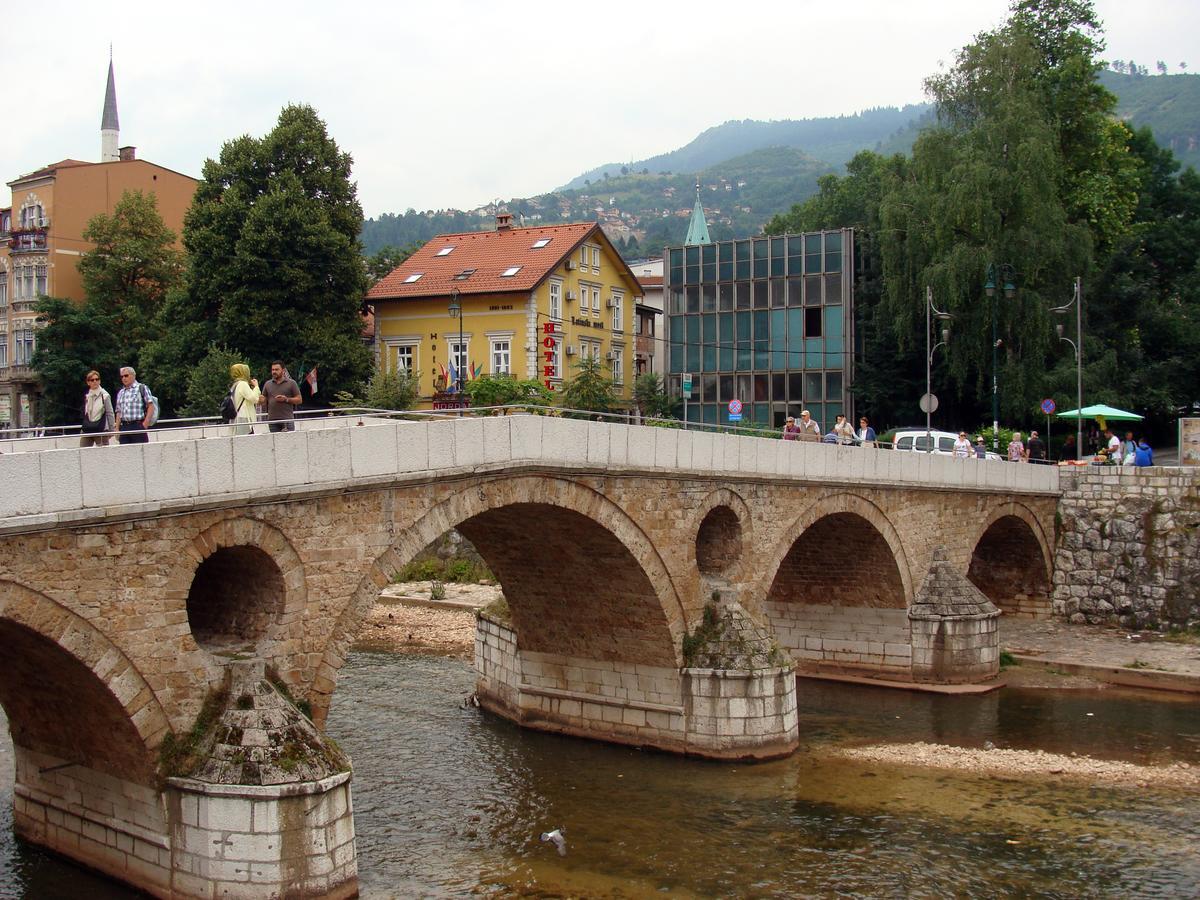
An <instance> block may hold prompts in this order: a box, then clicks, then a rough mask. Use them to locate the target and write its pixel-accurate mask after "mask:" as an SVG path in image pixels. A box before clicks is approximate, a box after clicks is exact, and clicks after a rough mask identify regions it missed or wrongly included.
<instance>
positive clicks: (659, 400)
mask: <svg viewBox="0 0 1200 900" xmlns="http://www.w3.org/2000/svg"><path fill="white" fill-rule="evenodd" d="M633 402H634V403H635V404H636V405H637V408H638V409H639V410H641V413H642V415H643V416H646V417H648V418H652V419H673V418H678V407H679V405H680V401H679V400H677V399H675V398H674V397H671V396H669V395H668V394H667V389H666V386H665V385H664V384H663V380H662V376H661V375H659V374H657V373H655V372H646V373H645V374H642V375H639V376H638V377H637V378H635V379H634V380H633Z"/></svg>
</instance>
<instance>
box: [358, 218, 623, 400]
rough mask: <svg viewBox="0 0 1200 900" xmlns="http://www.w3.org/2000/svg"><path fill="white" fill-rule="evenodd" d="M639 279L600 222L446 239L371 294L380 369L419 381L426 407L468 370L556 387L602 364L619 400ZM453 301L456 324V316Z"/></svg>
mask: <svg viewBox="0 0 1200 900" xmlns="http://www.w3.org/2000/svg"><path fill="white" fill-rule="evenodd" d="M640 294H641V289H640V287H639V285H638V281H637V278H636V277H635V276H634V274H633V272H631V271H630V270H629V267H628V266H627V265H626V264H625V262H624V261H623V260H622V259H621V256H620V254H618V253H617V251H616V249H615V248H614V247H613V245H612V244H611V243H610V242H609V240H608V238H607V237H605V235H604V232H603V231H602V230H601V228H600V226H599V224H597V223H581V224H572V225H548V226H545V227H540V228H514V227H513V225H512V217H511V216H510V215H508V214H507V213H503V214H501V215H498V216H497V217H496V230H495V231H476V232H465V233H462V234H443V235H439V236H438V237H436V238H434V239H433V240H431V241H430V242H429V243H427V244H426V245H425V246H423V247H422V248H421V249H420V250H418V251H417V252H416V253H414V254H413V255H412V256H411V257H409V258H408V259H407V260H405V262H404V263H403V265H401V266H400V267H398V268H397V269H396V270H395V271H393V272H392V273H391V274H390V275H388V276H387V277H386V278H384V279H382V280H381V281H380V282H379V283H377V284H376V285H375V286H374V287H373V288H371V290H370V292H369V293H368V294H367V299H368V301H369V302H371V303H372V304H373V305H374V307H375V335H376V347H377V349H378V353H379V364H380V366H381V367H386V368H387V369H388V370H389V371H395V370H396V369H397V368H404V369H407V370H409V371H411V372H415V373H417V375H418V378H419V383H420V393H421V404H420V405H421V406H423V407H425V408H428V407H430V406H432V405H433V404H434V398H435V395H437V396H438V397H439V398H441V397H442V396H444V393H446V392H453V391H454V389H455V386H456V382H457V381H458V378H459V375H460V373H461V376H462V380H463V381H464V382H469V381H470V380H471V379H473V378H477V377H479V376H480V375H500V374H506V375H512V376H513V377H514V378H516V379H518V380H525V379H537V380H538V381H541V382H542V383H544V384H545V385H546V386H547V387H549V388H551V389H552V390H557V389H558V388H560V387H561V385H562V383H563V381H564V380H567V379H570V378H571V377H573V375H574V369H575V368H576V365H577V363H578V361H579V360H580V359H583V358H594V359H598V360H600V361H601V362H602V363H603V364H604V365H605V367H606V368H607V369H608V370H609V372H610V373H611V377H612V379H613V382H614V383H615V384H616V387H617V393H618V396H619V397H621V398H622V399H623V400H625V401H626V402H628V400H629V398H630V396H631V391H632V381H633V341H634V333H633V315H634V304H635V303H636V302H637V300H638V298H639V296H640ZM452 301H453V304H454V305H455V306H456V307H458V308H459V309H460V310H461V316H452V315H451V312H450V308H451V305H452Z"/></svg>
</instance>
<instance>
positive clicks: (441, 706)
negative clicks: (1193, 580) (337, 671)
mask: <svg viewBox="0 0 1200 900" xmlns="http://www.w3.org/2000/svg"><path fill="white" fill-rule="evenodd" d="M473 681H474V678H473V675H472V673H471V670H470V667H469V665H468V664H466V663H463V662H460V661H456V660H446V659H440V658H431V657H404V656H393V655H389V654H384V653H366V652H359V653H355V654H354V655H352V656H351V658H350V660H349V662H348V663H347V665H346V667H345V669H344V670H343V672H342V676H341V679H340V681H339V684H338V690H337V693H336V694H335V698H334V706H333V709H332V711H331V713H330V717H329V731H330V733H331V734H332V735H333V736H334V737H335V738H336V739H337V740H338V741H339V743H340V744H341V745H342V746H343V747H344V748H345V749H346V750H347V751H348V752H349V753H350V754H351V756H352V757H353V759H354V765H355V776H354V803H355V821H356V826H357V829H358V850H359V871H360V877H361V881H362V889H363V895H364V896H366V897H391V896H396V897H409V896H431V895H436V896H443V895H448V894H449V895H465V894H483V895H494V896H510V895H514V894H516V895H529V896H548V895H549V896H557V895H576V896H589V897H618V896H619V897H630V896H645V895H650V894H655V893H660V894H669V895H670V896H675V897H689V896H697V897H698V896H714V895H725V896H729V895H755V896H798V895H813V894H826V895H827V894H831V893H841V894H856V895H861V896H872V897H880V896H882V897H899V896H910V895H917V896H942V895H947V894H961V895H967V894H984V895H1008V894H1016V895H1022V894H1033V893H1036V894H1040V895H1050V896H1055V895H1057V896H1063V897H1067V896H1072V897H1073V896H1079V895H1080V894H1086V895H1093V896H1129V895H1137V896H1168V895H1170V896H1179V895H1185V894H1190V893H1193V892H1194V891H1195V889H1196V885H1197V884H1200V861H1198V860H1197V856H1196V854H1195V852H1194V849H1193V848H1194V847H1195V846H1196V844H1197V841H1200V797H1195V796H1191V797H1179V796H1174V795H1172V794H1165V793H1164V794H1157V793H1155V792H1153V791H1149V790H1144V791H1141V792H1138V791H1119V790H1108V789H1103V788H1092V787H1088V786H1087V785H1082V786H1081V785H1078V784H1055V783H1053V782H1047V781H1029V782H1025V781H1021V780H1018V779H1007V778H987V777H975V776H973V775H972V774H970V773H957V772H953V773H952V772H944V771H922V770H915V769H889V768H886V767H883V766H879V765H877V764H872V763H864V762H857V761H851V760H844V759H839V758H832V757H829V756H828V755H826V754H825V753H824V752H823V750H824V749H826V748H828V747H830V746H831V745H840V744H846V743H855V744H860V743H873V742H877V741H881V740H885V741H912V740H925V741H935V742H941V743H948V744H959V745H962V746H970V747H979V746H982V744H983V742H984V741H986V740H990V741H992V742H993V743H995V744H996V745H997V746H1004V747H1020V748H1039V747H1040V748H1042V749H1046V750H1048V751H1055V752H1065V753H1070V752H1072V751H1075V752H1078V753H1081V754H1088V755H1091V756H1097V757H1104V758H1112V759H1126V760H1129V761H1132V762H1141V763H1161V762H1166V761H1172V760H1184V761H1188V762H1190V763H1192V764H1200V703H1197V702H1196V701H1194V700H1179V699H1176V698H1172V697H1162V698H1158V697H1156V696H1152V695H1146V694H1134V693H1122V692H1118V691H1113V690H1105V691H1094V692H1093V691H1086V692H1051V691H1018V690H1014V689H1008V690H1005V691H1003V692H1001V693H996V694H989V695H984V696H981V697H943V696H934V695H926V694H915V693H907V692H899V691H884V690H872V689H866V688H852V687H844V686H838V685H825V684H821V683H819V682H810V681H805V682H802V683H801V690H800V699H801V710H800V713H801V728H802V741H801V744H802V750H801V752H799V753H797V754H796V755H795V756H794V757H792V758H791V759H787V760H780V761H777V762H772V763H765V764H760V765H739V764H717V763H707V762H701V761H696V760H684V759H679V758H677V757H672V756H667V755H663V754H656V753H642V752H639V751H637V750H634V749H631V748H623V747H615V746H607V745H603V744H598V743H593V742H589V741H583V740H575V739H571V738H561V737H556V736H552V735H544V734H536V733H533V732H528V731H522V730H520V729H517V728H516V727H514V726H512V725H510V724H508V723H506V722H503V721H500V720H498V719H496V718H494V717H492V716H489V715H487V714H484V713H481V712H480V711H479V710H477V709H474V708H470V709H465V710H464V709H461V708H460V701H461V699H462V697H463V696H464V695H466V694H468V693H469V692H470V691H471V689H472V687H473ZM1087 713H1092V714H1093V715H1091V716H1088V715H1087ZM0 766H7V774H5V773H4V772H0V777H3V778H4V779H5V780H3V781H0V784H4V785H6V787H5V789H4V791H3V794H2V795H0V816H3V817H4V818H3V822H5V823H10V822H11V811H10V809H9V807H10V805H11V784H12V774H11V749H10V748H5V751H4V752H3V753H0ZM558 826H563V827H565V828H566V835H567V846H568V853H567V855H566V856H565V857H559V856H558V855H557V853H555V852H554V849H553V848H552V847H551V846H550V845H548V844H544V843H541V842H540V841H539V840H538V835H539V833H540V832H542V831H547V830H549V829H551V828H553V827H558ZM98 883H99V885H100V886H98ZM0 884H2V885H3V887H0V895H3V896H25V897H35V896H37V897H46V896H79V895H80V894H82V893H84V892H86V893H88V894H89V895H90V897H92V898H105V897H116V896H125V894H124V893H123V892H122V890H121V888H119V887H116V886H112V885H109V884H107V883H103V882H101V881H100V880H99V879H95V878H91V877H90V876H87V875H86V874H84V873H81V872H80V871H79V870H77V869H74V868H73V867H71V866H69V865H66V864H64V863H62V862H60V861H57V860H53V859H51V858H49V857H47V856H46V855H45V854H41V853H39V852H37V851H36V850H32V849H30V848H26V847H19V846H17V845H16V843H15V841H14V840H13V838H12V836H11V828H10V827H5V828H4V829H3V830H2V831H0Z"/></svg>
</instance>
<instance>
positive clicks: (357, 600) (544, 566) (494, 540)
mask: <svg viewBox="0 0 1200 900" xmlns="http://www.w3.org/2000/svg"><path fill="white" fill-rule="evenodd" d="M451 528H457V529H459V530H460V531H461V532H462V533H463V534H465V535H466V536H467V537H468V538H469V539H470V540H471V542H472V543H473V544H475V547H476V549H477V550H478V551H479V553H480V555H481V556H482V557H483V558H484V560H485V561H486V562H487V563H488V566H489V567H490V568H491V569H492V571H493V572H494V573H495V574H496V576H497V578H498V579H499V581H500V584H501V586H502V588H503V589H504V592H505V596H506V597H507V598H508V599H509V601H510V604H509V605H510V609H511V612H512V616H513V621H514V625H515V628H516V631H517V634H518V640H520V641H521V643H522V649H523V650H531V651H544V652H552V653H562V654H565V655H571V654H572V653H573V652H579V653H584V654H588V655H590V658H596V659H608V660H616V659H623V660H625V661H627V662H633V663H642V664H645V665H654V666H666V667H675V666H678V664H679V653H680V643H681V639H682V635H683V633H684V631H685V630H686V627H687V622H686V610H685V607H684V604H683V603H682V601H681V600H680V597H679V595H678V592H677V591H676V589H675V586H674V584H673V582H672V579H671V576H670V573H669V571H668V569H667V566H666V564H665V563H664V562H663V560H662V558H661V557H660V556H659V555H658V552H657V551H656V550H655V549H654V544H653V541H652V540H651V538H650V536H649V535H647V534H646V533H645V532H644V531H643V530H642V528H641V527H640V526H639V525H638V524H637V523H636V522H634V521H633V519H632V518H630V516H629V515H628V513H626V512H625V511H624V510H623V509H621V507H620V506H618V505H617V504H616V503H614V502H613V501H612V500H610V499H609V498H607V497H605V496H604V495H603V494H601V493H599V492H598V491H596V490H594V489H592V488H590V487H587V486H586V485H583V484H580V483H579V482H576V481H573V480H570V479H566V478H561V477H556V476H538V475H527V476H521V477H516V478H496V479H494V480H491V481H488V482H485V483H483V484H476V485H472V486H470V487H465V488H463V489H462V490H459V491H457V492H456V493H454V494H453V495H451V496H450V497H448V498H446V499H445V500H444V501H442V502H441V503H439V504H437V505H436V506H434V507H433V508H432V509H429V510H428V511H426V512H425V513H424V514H423V515H421V516H420V517H419V518H418V519H417V520H416V521H415V522H414V523H413V524H412V525H410V526H407V527H405V528H404V529H403V530H402V532H401V533H400V534H398V535H397V539H396V541H395V543H394V544H393V545H392V547H391V548H390V549H389V550H387V551H386V552H385V553H383V554H382V555H381V556H380V557H379V558H378V559H377V560H376V561H375V562H374V564H373V565H372V566H371V569H370V571H369V572H368V573H367V575H366V576H365V577H364V578H363V580H362V582H361V583H360V586H359V588H358V589H357V591H356V592H355V594H354V596H353V598H352V599H351V602H350V603H349V604H348V605H347V607H346V609H345V610H344V611H343V613H342V615H341V618H340V619H339V621H338V623H337V625H336V626H335V628H334V630H333V634H332V637H331V639H330V642H329V644H328V646H327V649H326V651H325V654H324V658H323V660H322V663H321V667H320V669H319V670H318V673H317V677H316V679H315V681H314V683H313V686H312V690H311V692H310V699H311V700H312V704H313V709H314V714H315V717H316V718H317V719H318V721H321V720H323V717H324V714H325V711H326V709H327V708H328V703H329V698H330V697H331V695H332V693H333V689H334V686H335V684H336V679H337V671H338V669H339V668H341V666H342V664H343V663H344V661H345V658H346V655H347V654H348V652H349V648H350V644H351V643H352V641H353V640H354V637H355V635H356V634H357V633H358V631H359V629H360V627H361V625H362V622H363V621H364V620H365V618H366V616H367V614H368V612H369V611H370V609H371V606H372V604H374V602H375V600H376V598H377V597H378V594H379V591H380V590H381V589H382V588H383V587H384V586H385V585H387V584H388V583H390V581H391V579H392V578H393V577H394V576H395V574H396V573H397V572H399V571H400V569H401V568H402V567H403V566H404V565H405V564H406V563H407V562H408V561H409V560H410V559H412V558H413V557H414V556H416V554H417V553H419V552H420V551H421V550H423V549H424V548H425V547H427V546H428V545H429V544H430V543H431V542H432V541H434V540H435V539H436V538H437V537H439V536H440V535H442V534H444V533H445V532H446V531H448V530H450V529H451Z"/></svg>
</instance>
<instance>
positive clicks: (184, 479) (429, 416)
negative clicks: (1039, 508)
mask: <svg viewBox="0 0 1200 900" xmlns="http://www.w3.org/2000/svg"><path fill="white" fill-rule="evenodd" d="M506 411H507V412H509V413H510V414H508V415H506V414H505V412H506ZM473 412H475V413H476V414H470V413H469V412H468V411H465V410H464V411H453V412H447V411H437V412H429V413H413V412H406V413H403V414H398V413H393V412H389V411H385V410H344V411H341V413H340V414H339V415H336V416H331V417H321V418H309V419H302V420H301V422H300V423H298V427H297V429H296V430H295V431H292V432H279V433H272V432H269V431H263V430H259V431H258V432H256V433H255V434H248V435H237V436H234V435H230V434H229V427H228V426H208V425H200V426H188V428H189V429H191V430H193V431H195V430H197V429H198V432H199V436H196V437H194V438H191V439H188V438H181V439H176V440H152V441H151V442H150V443H145V444H127V445H117V444H113V445H110V446H108V447H88V448H80V447H78V446H72V447H68V448H60V449H46V450H42V451H40V452H32V453H7V454H4V455H0V530H3V529H17V530H21V529H28V528H36V527H52V526H55V525H64V524H71V523H84V522H88V521H93V520H96V519H100V518H105V517H110V516H113V515H154V514H159V513H164V512H168V511H172V510H189V509H197V508H205V507H213V506H222V505H226V504H229V503H235V504H236V503H243V502H247V501H268V500H274V499H293V498H297V497H301V496H305V495H309V494H313V493H323V492H329V491H345V490H355V489H362V488H368V487H371V486H373V485H389V484H398V483H402V482H404V481H408V480H410V479H418V480H423V479H436V478H442V477H452V476H456V475H463V474H467V475H470V474H476V473H480V472H487V471H503V470H505V469H511V470H529V469H531V468H532V469H536V470H547V471H563V472H567V473H570V472H580V473H588V474H590V473H597V472H599V473H608V474H629V475H641V474H646V475H648V476H650V477H654V476H655V475H662V474H671V475H672V476H677V475H679V474H685V475H686V476H687V477H695V478H699V479H702V480H703V479H708V480H710V481H714V482H724V481H732V480H739V479H746V478H751V479H757V480H762V479H765V480H789V481H790V480H799V481H807V482H821V483H826V484H827V483H831V482H832V483H846V484H864V485H867V486H872V487H884V488H888V487H892V488H897V487H898V488H905V487H911V488H919V489H930V488H933V489H945V490H981V491H988V492H993V493H994V492H1002V493H1006V494H1007V493H1035V494H1046V493H1057V492H1058V471H1057V469H1056V468H1055V467H1051V466H1018V465H1007V464H1006V465H1001V464H993V465H988V464H970V463H969V462H967V461H963V460H956V459H953V458H951V457H935V456H929V455H925V454H916V453H898V452H893V451H887V450H879V449H872V448H860V447H851V446H840V445H836V444H821V443H805V442H800V441H780V440H774V439H766V438H763V437H755V436H748V435H741V434H715V433H713V432H712V431H710V430H705V429H699V430H696V429H691V428H689V429H688V430H683V429H681V428H669V427H654V425H652V424H651V425H628V424H625V423H624V422H617V421H612V420H609V421H604V420H601V421H596V419H595V417H594V416H592V415H591V414H585V413H579V414H578V415H579V416H580V418H565V417H563V416H562V415H561V414H559V415H537V414H532V413H534V412H535V410H532V409H525V408H517V407H508V408H500V409H491V410H476V411H473ZM540 412H545V410H540ZM483 413H487V414H483ZM584 415H587V416H589V417H588V418H586V419H585V418H583V416H584ZM214 428H221V429H224V432H223V433H222V432H219V431H215V430H214ZM186 430H187V429H183V428H181V429H157V430H156V432H155V437H160V436H161V435H162V434H164V433H170V432H171V431H180V432H183V431H186ZM5 520H6V521H5ZM921 524H922V527H925V526H927V525H928V524H929V523H921Z"/></svg>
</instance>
